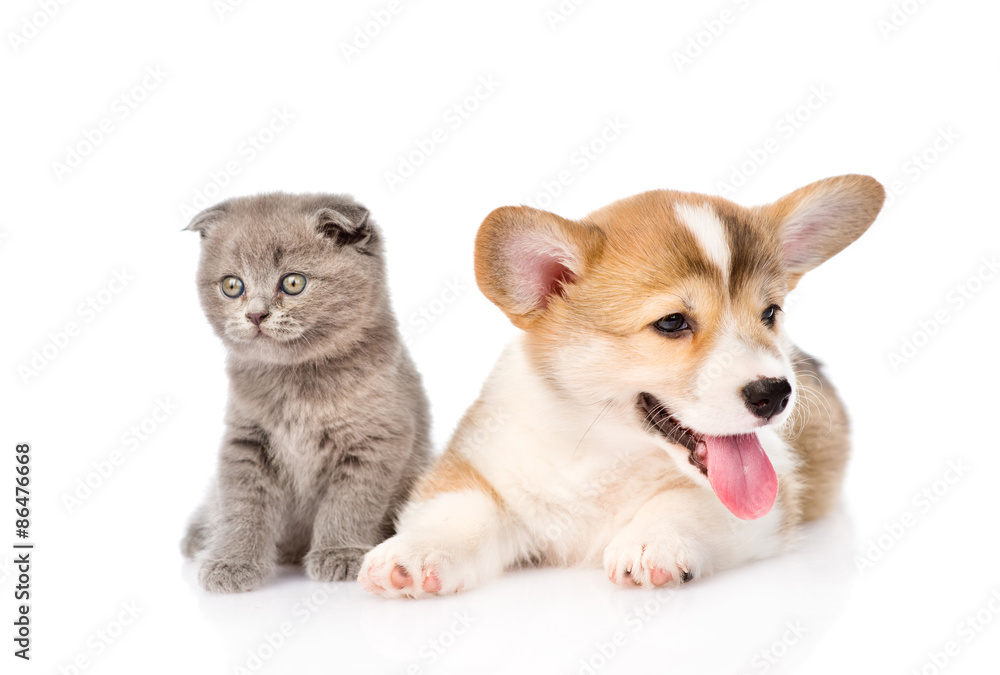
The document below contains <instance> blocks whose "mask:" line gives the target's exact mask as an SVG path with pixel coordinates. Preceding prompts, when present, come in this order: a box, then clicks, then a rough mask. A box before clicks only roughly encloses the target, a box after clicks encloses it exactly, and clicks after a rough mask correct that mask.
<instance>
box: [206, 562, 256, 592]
mask: <svg viewBox="0 0 1000 675" xmlns="http://www.w3.org/2000/svg"><path fill="white" fill-rule="evenodd" d="M268 571H269V570H268V568H267V567H266V566H265V565H263V564H261V563H259V562H254V561H248V560H229V559H217V560H206V561H205V562H203V563H202V564H201V569H200V570H199V571H198V581H200V582H201V586H202V588H204V589H205V590H206V591H208V592H210V593H243V592H246V591H252V590H253V589H255V588H257V587H258V586H260V584H261V582H262V581H264V577H266V576H267V573H268Z"/></svg>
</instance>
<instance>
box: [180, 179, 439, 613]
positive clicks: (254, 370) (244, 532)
mask: <svg viewBox="0 0 1000 675" xmlns="http://www.w3.org/2000/svg"><path fill="white" fill-rule="evenodd" d="M187 229H188V230H192V231H195V232H199V233H200V234H201V236H202V254H201V262H200V265H199V271H198V290H199V294H200V297H201V304H202V307H203V308H204V310H205V314H206V315H207V316H208V320H209V322H210V323H211V324H212V328H213V329H214V330H215V332H216V334H217V335H218V336H219V337H220V338H221V339H222V341H223V343H224V344H225V345H226V347H227V349H228V351H229V357H228V362H227V370H228V374H229V405H228V410H227V413H226V433H225V438H224V440H223V442H222V449H221V452H220V457H219V467H218V477H217V479H216V480H215V482H214V484H213V486H212V489H211V490H210V492H209V495H208V498H207V499H206V501H205V503H204V504H203V505H202V506H201V507H200V508H199V509H198V510H197V511H196V512H195V514H194V516H193V518H192V521H191V524H190V526H189V528H188V532H187V536H186V537H185V538H184V542H183V544H182V549H183V552H184V554H185V555H186V556H188V557H190V558H195V557H197V559H198V560H199V561H200V564H201V567H200V571H199V580H200V582H201V585H202V586H203V587H204V588H205V589H206V590H208V591H214V592H219V593H228V592H237V591H248V590H251V589H254V588H256V587H258V586H259V585H260V584H261V582H262V581H263V580H264V578H265V577H266V576H267V575H268V573H269V572H270V571H271V569H272V568H273V566H274V565H275V563H302V564H304V565H305V568H306V573H307V574H308V576H309V577H310V578H312V579H315V580H318V581H341V580H347V579H353V578H355V577H356V576H357V574H358V569H359V566H360V563H361V558H362V556H363V555H364V554H365V553H366V552H367V551H368V550H369V549H371V548H372V547H373V546H375V545H376V544H378V543H379V542H381V541H382V540H383V539H385V538H386V537H388V536H391V534H392V533H393V524H394V519H395V516H396V513H397V511H398V510H399V508H400V506H401V505H402V504H403V503H404V501H405V499H406V497H407V495H408V493H409V491H410V488H411V486H412V485H413V483H414V481H415V479H416V478H417V476H418V475H419V474H420V473H421V471H422V470H423V469H424V468H425V467H426V465H427V463H428V461H429V447H430V441H429V429H428V428H429V413H428V406H427V399H426V397H425V395H424V391H423V388H422V386H421V382H420V376H419V375H418V373H417V371H416V368H415V367H414V365H413V362H412V361H411V359H410V356H409V354H408V353H407V350H406V348H405V346H404V345H403V342H402V340H401V338H400V335H399V330H398V327H397V323H396V319H395V316H394V315H393V313H392V310H391V308H390V305H389V296H388V292H387V288H386V278H385V276H386V275H385V266H384V255H383V243H382V233H381V231H380V229H379V228H378V227H377V226H376V225H375V223H374V222H372V220H371V219H370V218H369V215H368V211H367V209H365V208H364V207H362V206H361V205H359V204H357V203H356V202H355V201H353V200H352V199H351V198H350V197H347V196H344V195H328V194H306V195H290V194H284V193H272V194H264V195H259V196H255V197H240V198H236V199H230V200H228V201H225V202H223V203H221V204H218V205H217V206H214V207H211V208H209V209H206V210H205V211H203V212H201V213H199V214H198V215H196V216H195V217H194V219H193V220H192V221H191V224H190V225H188V227H187Z"/></svg>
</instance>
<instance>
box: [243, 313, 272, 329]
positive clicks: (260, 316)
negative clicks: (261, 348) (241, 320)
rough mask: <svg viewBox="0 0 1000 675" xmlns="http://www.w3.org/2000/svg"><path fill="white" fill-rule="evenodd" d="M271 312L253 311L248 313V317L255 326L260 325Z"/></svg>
mask: <svg viewBox="0 0 1000 675" xmlns="http://www.w3.org/2000/svg"><path fill="white" fill-rule="evenodd" d="M269 315H270V314H269V312H252V313H249V314H247V318H248V319H250V323H252V324H253V325H255V326H259V325H260V322H261V321H263V320H264V319H266V318H267V317H268V316H269Z"/></svg>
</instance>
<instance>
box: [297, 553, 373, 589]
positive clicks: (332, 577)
mask: <svg viewBox="0 0 1000 675" xmlns="http://www.w3.org/2000/svg"><path fill="white" fill-rule="evenodd" d="M367 551H368V549H366V548H350V547H343V548H321V549H316V550H312V551H309V553H308V554H306V557H305V560H304V561H303V562H304V563H305V566H306V575H307V576H308V577H309V578H310V579H312V580H313V581H349V580H350V579H353V578H355V577H356V576H358V570H360V569H361V559H362V558H363V557H364V555H365V553H366V552H367Z"/></svg>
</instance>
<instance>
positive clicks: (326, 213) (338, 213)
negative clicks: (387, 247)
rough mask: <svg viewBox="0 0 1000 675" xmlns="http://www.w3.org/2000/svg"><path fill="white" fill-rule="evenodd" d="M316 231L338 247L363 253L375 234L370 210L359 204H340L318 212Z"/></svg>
mask: <svg viewBox="0 0 1000 675" xmlns="http://www.w3.org/2000/svg"><path fill="white" fill-rule="evenodd" d="M314 218H315V219H316V231H317V232H319V233H320V235H322V236H324V237H326V238H327V239H332V240H333V242H334V243H335V244H337V246H353V247H355V248H357V249H359V250H361V251H362V252H364V251H367V248H368V247H369V246H370V245H371V243H372V241H373V239H374V236H375V232H374V228H372V224H371V222H369V220H368V209H366V208H365V207H363V206H359V205H357V204H340V205H337V206H336V207H335V208H334V207H326V208H322V209H320V210H319V211H317V212H316V215H315V216H314Z"/></svg>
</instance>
